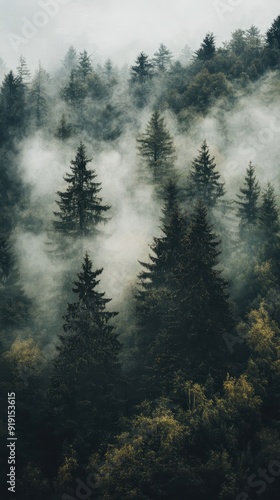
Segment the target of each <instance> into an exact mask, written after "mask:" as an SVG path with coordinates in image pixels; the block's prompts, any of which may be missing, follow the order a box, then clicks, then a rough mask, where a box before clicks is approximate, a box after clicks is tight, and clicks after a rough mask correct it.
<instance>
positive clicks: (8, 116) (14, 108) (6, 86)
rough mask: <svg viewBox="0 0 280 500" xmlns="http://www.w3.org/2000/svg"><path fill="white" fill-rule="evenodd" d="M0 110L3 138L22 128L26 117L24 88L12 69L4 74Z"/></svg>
mask: <svg viewBox="0 0 280 500" xmlns="http://www.w3.org/2000/svg"><path fill="white" fill-rule="evenodd" d="M0 111H1V118H0V120H1V128H2V130H1V132H2V138H3V139H4V138H7V137H8V136H9V134H11V133H13V134H14V133H15V132H20V131H21V130H22V127H23V124H24V120H25V118H26V88H25V85H24V84H23V82H22V79H21V78H20V77H19V76H15V75H14V73H13V72H12V71H10V72H9V73H8V74H7V75H6V76H5V78H4V80H3V83H2V86H1V94H0Z"/></svg>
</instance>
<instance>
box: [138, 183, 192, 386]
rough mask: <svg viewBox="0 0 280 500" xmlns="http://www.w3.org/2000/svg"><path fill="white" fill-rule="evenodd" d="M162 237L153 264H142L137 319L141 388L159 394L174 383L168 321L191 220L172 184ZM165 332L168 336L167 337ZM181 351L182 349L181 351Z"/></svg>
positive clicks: (154, 250) (157, 240) (156, 241)
mask: <svg viewBox="0 0 280 500" xmlns="http://www.w3.org/2000/svg"><path fill="white" fill-rule="evenodd" d="M164 198H165V199H164V208H163V217H162V226H161V229H162V236H161V237H159V238H155V239H154V243H153V244H152V245H151V250H152V253H151V254H150V256H149V257H150V262H146V263H145V262H141V265H142V267H143V270H142V271H141V273H140V275H139V279H140V284H139V285H140V286H139V289H138V294H137V296H136V297H137V303H136V315H137V321H138V330H137V345H138V349H139V352H138V354H137V363H138V372H137V378H138V379H139V381H140V388H141V389H142V390H143V388H144V391H145V390H146V391H148V392H149V393H150V392H151V393H152V394H158V393H159V392H160V393H161V391H163V390H164V389H165V388H166V386H167V380H168V378H169V379H172V373H173V372H174V370H175V366H174V350H176V348H175V345H174V343H175V342H176V339H175V337H173V338H170V337H168V336H166V335H165V332H164V326H165V323H166V320H167V317H168V318H170V317H171V316H174V313H177V309H178V308H177V301H176V299H177V292H178V273H179V267H180V259H181V255H182V253H183V252H184V248H183V239H184V235H185V233H186V230H187V220H185V218H184V217H183V215H182V213H181V211H180V209H179V207H178V202H177V187H176V185H175V184H174V183H173V182H172V181H170V182H169V184H168V186H167V187H166V190H165V197H164ZM163 332H164V333H163ZM178 349H180V347H179V348H178Z"/></svg>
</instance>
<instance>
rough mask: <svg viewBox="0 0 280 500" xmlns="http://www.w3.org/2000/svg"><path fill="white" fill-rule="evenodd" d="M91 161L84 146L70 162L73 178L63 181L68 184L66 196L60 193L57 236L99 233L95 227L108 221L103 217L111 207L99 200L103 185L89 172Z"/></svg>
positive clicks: (82, 145) (64, 193)
mask: <svg viewBox="0 0 280 500" xmlns="http://www.w3.org/2000/svg"><path fill="white" fill-rule="evenodd" d="M90 162H91V160H90V159H89V158H87V155H86V148H85V146H84V144H83V143H82V142H81V143H80V146H79V147H78V150H77V154H76V157H75V160H72V161H71V167H70V169H71V172H72V173H71V174H68V173H67V174H66V177H65V178H64V180H65V181H66V182H67V183H68V188H67V190H66V191H65V192H60V191H59V192H58V193H57V194H58V195H59V197H60V200H59V201H57V204H58V206H59V208H60V211H59V212H54V215H55V217H56V220H55V221H53V225H54V229H55V231H56V232H57V233H60V234H64V235H68V236H87V235H89V234H93V233H94V232H96V226H97V225H98V224H100V223H101V222H106V221H107V220H108V219H106V218H105V217H104V213H106V212H107V211H108V210H109V208H110V207H109V206H108V205H102V198H99V197H98V193H99V192H100V191H101V183H99V182H95V181H94V180H95V178H96V177H97V175H96V173H95V172H94V171H92V170H88V169H87V164H88V163H90Z"/></svg>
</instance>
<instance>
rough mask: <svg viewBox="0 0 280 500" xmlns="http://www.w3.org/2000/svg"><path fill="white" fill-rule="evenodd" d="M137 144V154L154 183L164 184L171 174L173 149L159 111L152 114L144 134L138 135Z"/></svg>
mask: <svg viewBox="0 0 280 500" xmlns="http://www.w3.org/2000/svg"><path fill="white" fill-rule="evenodd" d="M137 142H138V150H139V153H140V155H141V156H142V157H143V158H144V159H145V160H146V161H147V163H148V166H149V167H150V169H151V170H152V172H153V176H154V179H155V181H156V182H160V183H163V184H164V183H165V182H166V181H167V179H168V177H169V176H170V174H171V172H172V167H173V164H174V158H175V148H174V144H173V139H172V137H171V135H170V133H169V131H168V130H167V127H166V124H165V121H164V118H163V117H162V116H160V113H159V111H155V112H154V113H153V115H152V117H151V120H150V121H149V123H148V126H147V129H146V132H145V133H144V134H142V135H140V137H139V138H138V139H137Z"/></svg>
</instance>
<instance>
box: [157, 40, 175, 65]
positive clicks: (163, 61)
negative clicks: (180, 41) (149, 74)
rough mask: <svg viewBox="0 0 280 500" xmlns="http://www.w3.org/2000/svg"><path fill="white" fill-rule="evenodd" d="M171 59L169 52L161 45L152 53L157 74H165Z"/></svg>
mask: <svg viewBox="0 0 280 500" xmlns="http://www.w3.org/2000/svg"><path fill="white" fill-rule="evenodd" d="M172 57H173V56H172V52H171V50H169V49H168V48H167V47H166V45H164V44H163V43H161V44H160V46H159V49H158V51H157V52H155V53H154V58H153V64H154V66H155V68H156V69H157V70H158V71H159V72H165V71H166V70H167V69H168V68H169V66H170V64H171V60H172Z"/></svg>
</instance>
